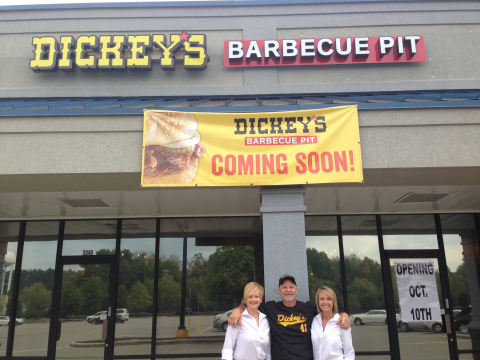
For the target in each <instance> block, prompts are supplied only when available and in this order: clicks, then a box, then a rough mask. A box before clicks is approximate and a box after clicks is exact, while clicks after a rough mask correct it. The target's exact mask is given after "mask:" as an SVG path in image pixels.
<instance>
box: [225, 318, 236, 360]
mask: <svg viewBox="0 0 480 360" xmlns="http://www.w3.org/2000/svg"><path fill="white" fill-rule="evenodd" d="M238 331H239V328H234V327H233V326H230V325H229V326H228V328H227V332H226V333H225V342H224V343H223V349H222V360H233V350H234V349H235V343H236V342H237V336H238Z"/></svg>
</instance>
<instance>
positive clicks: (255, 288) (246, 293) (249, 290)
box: [243, 282, 265, 302]
mask: <svg viewBox="0 0 480 360" xmlns="http://www.w3.org/2000/svg"><path fill="white" fill-rule="evenodd" d="M256 292H258V293H259V294H260V299H263V294H264V293H265V290H263V286H262V285H260V284H259V283H257V282H249V283H248V284H247V285H245V290H243V301H244V302H247V300H248V298H249V297H250V296H251V295H252V294H253V293H256Z"/></svg>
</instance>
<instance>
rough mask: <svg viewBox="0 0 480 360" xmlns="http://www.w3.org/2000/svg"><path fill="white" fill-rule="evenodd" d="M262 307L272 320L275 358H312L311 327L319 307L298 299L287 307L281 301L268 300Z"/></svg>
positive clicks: (284, 359) (271, 337)
mask: <svg viewBox="0 0 480 360" xmlns="http://www.w3.org/2000/svg"><path fill="white" fill-rule="evenodd" d="M259 310H260V311H261V312H263V313H264V314H265V315H267V319H268V323H269V324H270V342H271V349H272V360H293V359H295V360H312V359H313V349H312V340H311V334H310V329H311V327H312V321H313V318H314V317H315V316H316V315H317V308H316V307H315V306H314V305H313V304H312V303H310V302H309V301H307V302H302V301H297V303H296V304H295V306H294V307H286V306H285V305H284V304H283V302H281V301H279V302H276V301H268V302H266V303H264V304H261V305H260V308H259Z"/></svg>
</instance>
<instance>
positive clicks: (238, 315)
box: [228, 304, 247, 327]
mask: <svg viewBox="0 0 480 360" xmlns="http://www.w3.org/2000/svg"><path fill="white" fill-rule="evenodd" d="M246 308H247V305H244V304H240V305H238V307H237V308H236V309H235V310H233V312H232V313H231V314H230V317H229V318H228V325H232V326H233V327H235V326H237V324H238V325H240V326H242V313H243V312H244V311H245V309H246Z"/></svg>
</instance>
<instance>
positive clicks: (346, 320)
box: [337, 312, 351, 330]
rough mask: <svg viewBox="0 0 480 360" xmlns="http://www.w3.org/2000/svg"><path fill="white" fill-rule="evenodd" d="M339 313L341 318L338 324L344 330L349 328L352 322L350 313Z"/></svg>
mask: <svg viewBox="0 0 480 360" xmlns="http://www.w3.org/2000/svg"><path fill="white" fill-rule="evenodd" d="M339 315H340V319H338V321H337V325H338V326H340V328H342V329H344V330H347V329H349V328H350V325H351V322H350V317H349V316H348V314H347V313H344V312H343V313H339Z"/></svg>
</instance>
